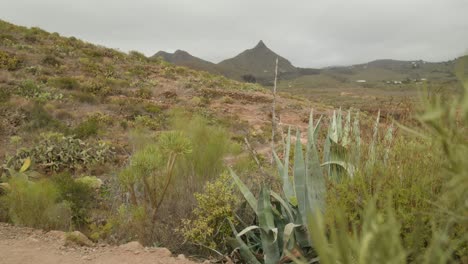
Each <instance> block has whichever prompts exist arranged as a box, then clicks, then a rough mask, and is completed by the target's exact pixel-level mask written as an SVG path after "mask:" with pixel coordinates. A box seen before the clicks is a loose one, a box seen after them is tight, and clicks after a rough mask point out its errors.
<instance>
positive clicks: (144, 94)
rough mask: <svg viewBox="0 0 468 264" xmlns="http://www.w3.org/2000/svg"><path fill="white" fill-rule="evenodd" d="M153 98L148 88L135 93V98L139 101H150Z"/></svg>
mask: <svg viewBox="0 0 468 264" xmlns="http://www.w3.org/2000/svg"><path fill="white" fill-rule="evenodd" d="M152 96H153V92H152V91H151V90H150V89H148V88H140V89H138V90H137V91H135V97H138V98H141V99H150V98H151V97H152Z"/></svg>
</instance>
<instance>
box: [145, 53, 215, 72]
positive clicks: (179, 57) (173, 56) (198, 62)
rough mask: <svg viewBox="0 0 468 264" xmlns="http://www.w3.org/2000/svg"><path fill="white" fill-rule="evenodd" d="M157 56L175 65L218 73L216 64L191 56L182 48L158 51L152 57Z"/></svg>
mask: <svg viewBox="0 0 468 264" xmlns="http://www.w3.org/2000/svg"><path fill="white" fill-rule="evenodd" d="M158 57H161V58H162V59H164V60H165V61H167V62H170V63H173V64H175V65H179V66H185V67H188V68H191V69H194V70H200V71H207V72H210V73H213V74H220V70H219V69H218V68H217V67H216V64H214V63H212V62H209V61H206V60H202V59H200V58H197V57H195V56H192V55H190V54H189V53H188V52H186V51H183V50H176V51H175V52H174V53H168V52H164V51H160V52H158V53H156V54H154V55H153V56H152V58H158Z"/></svg>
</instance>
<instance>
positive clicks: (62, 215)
mask: <svg viewBox="0 0 468 264" xmlns="http://www.w3.org/2000/svg"><path fill="white" fill-rule="evenodd" d="M9 184H10V186H11V190H10V191H9V192H8V193H7V195H6V196H5V197H2V198H1V199H2V200H4V201H5V204H6V206H7V208H8V214H9V216H10V219H11V221H12V222H13V223H14V224H15V225H22V226H29V227H34V228H41V229H46V230H50V229H58V230H67V229H69V228H70V225H71V215H72V214H71V209H70V206H69V204H68V203H66V202H59V200H60V199H59V191H58V190H57V188H56V187H55V186H54V185H53V184H52V183H51V182H50V181H48V180H41V181H39V182H30V181H28V180H26V179H23V178H21V177H15V178H13V179H11V180H10V181H9Z"/></svg>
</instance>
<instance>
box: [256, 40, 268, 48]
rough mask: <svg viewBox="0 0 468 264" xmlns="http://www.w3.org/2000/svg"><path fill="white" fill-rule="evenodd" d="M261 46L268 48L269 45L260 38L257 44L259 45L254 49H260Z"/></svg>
mask: <svg viewBox="0 0 468 264" xmlns="http://www.w3.org/2000/svg"><path fill="white" fill-rule="evenodd" d="M259 48H267V46H266V45H265V43H264V42H263V40H260V41H259V42H258V44H257V46H255V48H254V49H259Z"/></svg>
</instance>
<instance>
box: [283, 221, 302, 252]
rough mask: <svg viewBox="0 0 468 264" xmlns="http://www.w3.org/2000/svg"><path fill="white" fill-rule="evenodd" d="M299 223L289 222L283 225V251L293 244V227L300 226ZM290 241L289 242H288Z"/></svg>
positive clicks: (290, 247)
mask: <svg viewBox="0 0 468 264" xmlns="http://www.w3.org/2000/svg"><path fill="white" fill-rule="evenodd" d="M300 226H301V225H297V224H294V223H289V224H287V225H286V226H285V227H284V232H283V252H286V251H287V250H290V249H292V248H293V246H294V243H295V242H294V229H295V228H296V227H300ZM289 242H291V243H289Z"/></svg>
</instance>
